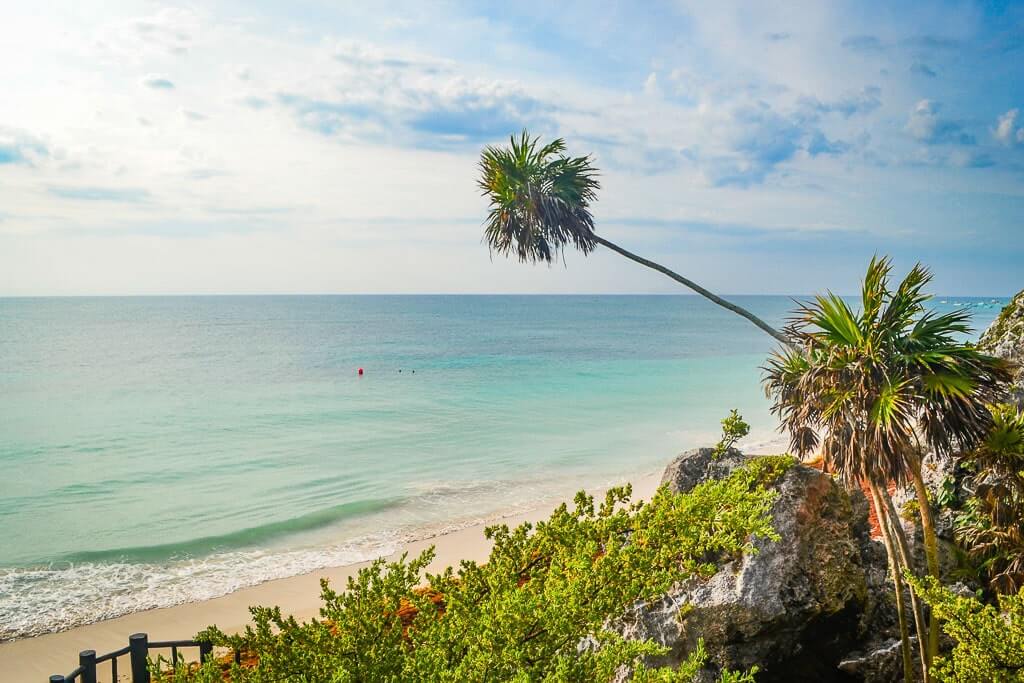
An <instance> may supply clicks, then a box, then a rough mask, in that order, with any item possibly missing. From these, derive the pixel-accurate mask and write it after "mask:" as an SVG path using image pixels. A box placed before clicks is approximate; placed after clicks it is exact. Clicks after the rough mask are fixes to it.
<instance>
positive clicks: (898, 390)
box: [765, 258, 1009, 485]
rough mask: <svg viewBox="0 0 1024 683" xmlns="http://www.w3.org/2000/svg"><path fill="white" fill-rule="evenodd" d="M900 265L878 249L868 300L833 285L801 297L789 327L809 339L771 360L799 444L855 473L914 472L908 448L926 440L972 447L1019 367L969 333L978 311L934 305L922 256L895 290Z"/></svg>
mask: <svg viewBox="0 0 1024 683" xmlns="http://www.w3.org/2000/svg"><path fill="white" fill-rule="evenodd" d="M891 271H892V264H891V262H890V261H889V259H887V258H882V259H878V258H875V259H872V261H871V264H870V265H869V266H868V271H867V275H866V276H865V278H864V283H863V287H862V291H861V301H860V309H861V310H860V311H859V312H854V311H853V310H852V309H851V308H850V306H848V305H847V303H846V302H845V301H844V300H843V299H841V298H840V297H838V296H836V295H834V294H831V293H830V294H827V295H825V296H818V297H816V298H815V299H814V300H813V301H812V302H810V303H808V304H803V305H801V306H800V308H799V309H798V310H797V312H796V314H795V316H794V317H793V318H792V319H791V321H790V324H789V325H788V326H787V327H786V336H788V337H790V338H791V339H793V340H795V341H796V342H797V345H798V346H799V347H800V348H799V349H787V348H783V349H780V350H779V351H778V352H776V353H775V354H774V355H773V356H772V357H771V358H770V359H769V361H768V365H767V367H766V368H765V371H766V376H765V389H766V392H767V393H768V395H769V396H770V397H774V399H775V401H774V405H773V411H774V412H775V413H776V414H777V415H778V416H779V417H780V418H781V420H782V423H783V428H784V429H786V430H787V431H788V432H789V433H790V438H791V445H792V448H793V449H794V450H795V451H797V452H798V453H800V454H806V453H808V452H809V451H811V450H813V449H815V448H816V447H818V446H819V445H820V446H821V450H822V455H823V457H824V460H825V462H826V464H827V465H828V466H829V467H830V468H832V469H834V470H835V471H836V472H837V473H838V474H840V475H841V476H842V477H843V478H844V479H845V480H847V481H848V482H850V483H855V482H857V481H859V480H865V481H871V482H875V483H876V484H880V485H882V484H888V482H891V481H895V482H896V483H898V484H903V483H906V481H907V479H908V467H909V465H908V458H909V457H912V455H913V454H920V451H921V450H922V446H923V445H924V444H927V446H929V447H930V448H931V449H932V450H934V451H936V452H938V453H949V452H951V451H954V450H959V449H963V448H969V447H972V446H973V445H975V444H976V443H978V442H979V441H980V440H981V439H982V438H984V435H985V433H986V431H987V430H988V428H989V426H990V425H991V414H990V413H989V410H988V405H989V404H991V403H994V402H995V401H996V400H998V398H999V397H1000V396H1001V392H1002V391H1004V389H1005V386H1004V382H1006V381H1007V379H1008V377H1009V375H1008V366H1007V365H1006V363H1005V362H1004V361H1002V360H1000V359H997V358H993V357H991V356H988V355H985V354H983V353H981V352H980V351H978V350H976V349H975V348H974V347H973V346H972V345H970V344H968V343H965V342H963V341H960V340H959V337H960V336H961V335H966V334H968V333H969V332H970V328H969V326H968V320H969V314H968V313H967V312H966V311H962V310H959V311H953V312H951V313H945V314H942V315H938V314H935V313H934V312H930V311H927V310H926V309H925V303H926V302H927V301H928V299H929V298H930V297H929V296H928V295H926V294H924V293H923V291H922V290H923V289H924V287H925V285H927V284H928V282H929V281H930V280H931V274H930V273H929V271H928V270H927V269H926V268H924V267H922V266H921V265H916V266H914V268H913V269H912V270H911V271H910V273H909V274H908V275H907V276H906V278H904V280H903V281H902V282H900V283H899V285H898V286H897V287H896V288H895V290H892V289H890V287H889V275H890V273H891ZM922 440H923V441H924V444H922V443H921V441H922Z"/></svg>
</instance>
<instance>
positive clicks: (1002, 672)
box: [908, 577, 1024, 683]
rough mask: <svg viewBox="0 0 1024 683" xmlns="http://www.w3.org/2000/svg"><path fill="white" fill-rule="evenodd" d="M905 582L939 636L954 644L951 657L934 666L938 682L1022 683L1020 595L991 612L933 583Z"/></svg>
mask: <svg viewBox="0 0 1024 683" xmlns="http://www.w3.org/2000/svg"><path fill="white" fill-rule="evenodd" d="M908 580H909V581H910V582H911V583H912V584H913V585H914V589H915V590H916V591H917V592H918V594H919V595H920V596H921V597H922V598H924V600H925V602H927V603H928V604H929V605H931V608H932V610H933V612H934V614H935V615H936V616H937V617H938V618H939V619H940V620H941V621H942V629H943V631H945V632H946V634H947V635H949V636H950V637H951V638H953V640H954V641H955V642H956V646H955V647H954V648H953V651H952V652H951V653H950V654H949V655H947V656H945V657H940V658H938V659H937V660H936V661H935V667H934V669H933V674H934V676H935V679H936V680H937V681H940V682H941V681H950V682H955V683H1010V682H1013V681H1016V682H1020V681H1024V590H1022V591H1021V592H1020V593H1017V594H1016V595H1001V596H999V602H998V606H994V605H986V604H985V603H983V602H981V601H979V600H977V599H976V598H973V597H964V596H959V595H956V594H954V593H953V592H951V591H950V590H948V589H946V588H943V587H942V586H940V585H939V584H938V582H937V581H935V579H933V578H931V577H929V578H927V579H925V580H923V581H921V580H917V579H914V578H913V577H908Z"/></svg>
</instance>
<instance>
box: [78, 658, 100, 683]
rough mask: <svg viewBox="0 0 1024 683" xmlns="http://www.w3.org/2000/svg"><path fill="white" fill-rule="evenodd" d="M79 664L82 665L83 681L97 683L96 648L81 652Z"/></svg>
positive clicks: (84, 682)
mask: <svg viewBox="0 0 1024 683" xmlns="http://www.w3.org/2000/svg"><path fill="white" fill-rule="evenodd" d="M78 664H79V666H81V667H82V683H96V650H82V651H81V652H79V653H78Z"/></svg>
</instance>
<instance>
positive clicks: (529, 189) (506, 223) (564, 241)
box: [478, 130, 790, 345]
mask: <svg viewBox="0 0 1024 683" xmlns="http://www.w3.org/2000/svg"><path fill="white" fill-rule="evenodd" d="M509 142H510V144H509V146H508V147H507V148H506V147H494V146H488V147H485V148H484V150H483V152H481V154H480V180H479V181H478V183H479V186H480V189H481V190H482V193H483V194H484V196H486V197H487V198H488V199H490V210H489V212H488V214H487V220H486V223H485V226H484V241H485V242H486V243H487V246H488V247H489V248H490V249H491V251H492V252H497V253H499V254H503V255H505V256H509V255H512V256H515V257H517V258H518V259H519V260H520V261H523V262H529V263H539V262H542V263H549V264H550V263H551V262H553V261H554V260H555V259H557V258H558V257H559V256H560V255H561V254H562V253H563V251H564V250H565V249H566V248H567V247H570V246H571V247H574V248H576V249H578V250H579V251H581V252H583V253H584V254H589V253H591V252H592V251H594V249H595V248H596V247H597V245H601V246H604V247H607V248H608V249H611V250H612V251H614V252H617V253H619V254H621V255H623V256H625V257H626V258H628V259H630V260H632V261H635V262H637V263H639V264H640V265H642V266H647V267H648V268H651V269H653V270H656V271H658V272H659V273H663V274H664V275H667V276H668V277H670V278H672V279H673V280H675V281H676V282H679V283H680V284H682V285H685V286H686V287H689V288H690V289H692V290H693V291H695V292H697V293H698V294H700V295H702V296H704V297H706V298H708V299H710V300H711V301H713V302H714V303H716V304H718V305H719V306H722V307H723V308H726V309H728V310H730V311H732V312H733V313H736V314H738V315H741V316H743V317H744V318H746V319H747V320H749V321H750V322H752V323H754V324H755V325H757V326H758V327H759V328H761V329H762V330H764V331H765V332H767V333H768V334H770V335H771V336H772V337H774V338H775V339H777V340H778V341H780V342H782V343H783V344H787V345H788V344H790V340H789V339H787V338H786V337H785V336H784V335H783V334H782V333H781V332H779V331H778V330H776V329H775V328H774V327H772V326H771V325H769V324H768V323H766V322H765V321H763V320H761V319H760V318H759V317H757V316H756V315H754V314H753V313H751V312H750V311H748V310H747V309H745V308H743V307H741V306H737V305H736V304H734V303H731V302H729V301H726V300H725V299H723V298H721V297H720V296H717V295H715V294H713V293H712V292H710V291H708V290H707V289H705V288H703V287H701V286H700V285H698V284H697V283H696V282H693V281H692V280H690V279H688V278H685V277H683V276H682V275H679V274H678V273H676V272H674V271H672V270H669V269H668V268H666V267H665V266H662V265H660V264H658V263H654V262H653V261H649V260H647V259H645V258H643V257H642V256H637V255H636V254H634V253H632V252H630V251H627V250H626V249H623V248H622V247H620V246H619V245H617V244H615V243H614V242H610V241H608V240H606V239H604V238H603V237H600V236H599V235H598V234H597V233H596V232H595V231H594V217H593V215H592V214H591V212H590V204H591V203H592V202H593V201H594V200H595V199H597V190H598V189H599V188H600V184H599V183H598V180H597V175H598V171H597V168H596V167H595V166H594V165H593V163H592V161H591V159H590V157H589V156H583V157H568V156H566V155H565V141H564V140H562V139H561V138H559V139H557V140H554V141H552V142H549V143H548V144H546V145H541V144H540V139H539V138H532V137H530V135H529V133H527V132H526V131H525V130H524V131H523V132H522V134H521V135H520V136H519V137H518V138H517V137H516V136H512V137H511V138H510V141H509Z"/></svg>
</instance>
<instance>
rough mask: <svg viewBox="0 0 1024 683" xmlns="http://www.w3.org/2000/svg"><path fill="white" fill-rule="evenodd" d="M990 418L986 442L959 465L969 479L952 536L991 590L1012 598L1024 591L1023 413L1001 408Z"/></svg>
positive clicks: (1006, 407) (996, 408) (993, 409)
mask: <svg viewBox="0 0 1024 683" xmlns="http://www.w3.org/2000/svg"><path fill="white" fill-rule="evenodd" d="M992 417H993V427H992V430H991V432H990V433H989V434H988V436H987V437H986V438H985V441H984V443H983V444H982V445H981V446H980V447H979V448H978V449H977V450H975V451H974V452H973V453H970V454H969V455H967V456H966V457H965V458H964V461H963V465H964V466H965V467H966V468H968V469H969V470H971V471H972V472H973V476H972V477H971V478H970V481H969V489H970V491H971V496H970V497H969V498H968V499H967V501H966V503H965V504H964V506H963V510H962V512H961V513H960V514H959V515H958V516H957V518H956V536H957V540H958V541H960V542H961V543H962V544H963V545H964V548H965V549H966V550H967V551H968V553H969V555H970V557H971V559H972V560H973V561H975V562H977V563H979V564H980V565H981V567H982V569H983V571H984V572H985V573H986V574H987V576H988V579H989V587H990V588H992V589H993V590H995V591H997V592H1000V593H1009V594H1013V593H1016V592H1017V591H1018V590H1020V589H1021V588H1024V413H1022V412H1021V411H1020V409H1019V408H1016V407H1012V406H1006V405H1003V406H995V407H993V408H992Z"/></svg>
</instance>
